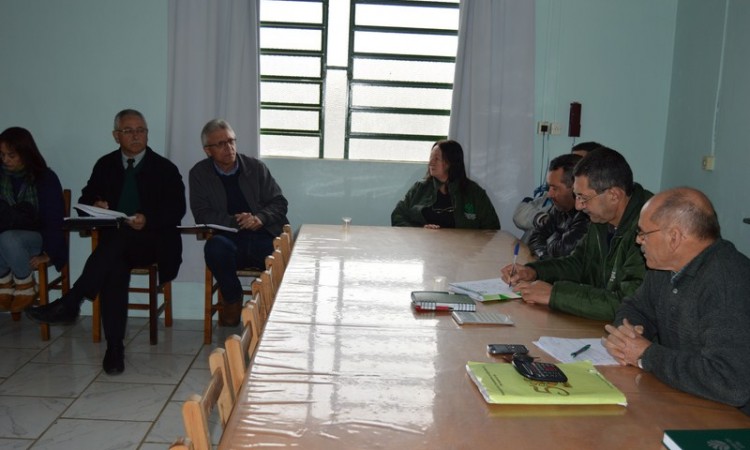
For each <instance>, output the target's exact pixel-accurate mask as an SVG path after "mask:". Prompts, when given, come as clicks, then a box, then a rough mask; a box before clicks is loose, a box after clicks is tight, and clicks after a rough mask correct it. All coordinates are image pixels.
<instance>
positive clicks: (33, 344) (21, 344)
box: [0, 313, 66, 348]
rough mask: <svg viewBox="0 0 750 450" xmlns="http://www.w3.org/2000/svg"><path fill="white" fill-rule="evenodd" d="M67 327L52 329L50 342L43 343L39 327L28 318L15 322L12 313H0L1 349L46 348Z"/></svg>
mask: <svg viewBox="0 0 750 450" xmlns="http://www.w3.org/2000/svg"><path fill="white" fill-rule="evenodd" d="M64 328H66V327H50V335H51V339H50V341H43V340H42V336H41V332H40V331H39V325H37V324H35V323H34V322H32V321H30V320H29V319H27V318H26V317H23V316H22V317H21V320H19V321H18V322H14V321H13V320H12V319H11V316H10V313H0V347H2V348H10V347H12V348H44V347H46V346H47V345H49V343H50V342H51V341H52V340H54V339H56V338H57V337H59V336H60V335H61V334H62V332H63V330H64Z"/></svg>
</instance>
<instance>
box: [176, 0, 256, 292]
mask: <svg viewBox="0 0 750 450" xmlns="http://www.w3.org/2000/svg"><path fill="white" fill-rule="evenodd" d="M168 8H169V13H168V14H169V29H168V33H169V52H168V55H169V69H168V70H169V72H168V80H167V86H168V98H167V102H168V107H167V130H168V134H167V142H166V148H167V150H166V153H167V156H168V157H169V159H171V160H172V161H173V162H174V163H175V164H177V167H178V168H179V169H180V173H182V176H183V180H184V182H185V187H186V188H188V173H189V171H190V169H191V168H192V167H193V165H194V164H195V163H196V162H198V161H199V160H201V159H202V158H205V157H206V155H205V153H204V152H203V149H202V148H201V143H200V132H201V129H202V128H203V125H205V124H206V122H208V121H209V120H211V119H214V118H223V119H226V120H227V121H228V122H229V123H230V124H231V125H232V128H234V131H235V132H236V133H237V150H238V152H241V153H245V154H248V155H251V156H256V157H257V156H258V145H259V144H258V133H259V128H260V127H259V94H258V93H259V86H260V85H259V81H258V76H259V75H258V73H259V71H258V65H259V61H258V48H259V45H258V3H257V0H211V1H206V0H169V6H168ZM189 209H190V208H189V206H188V213H187V215H186V216H185V218H184V219H183V224H192V223H194V220H193V216H192V214H191V213H190V211H189ZM188 239H190V240H192V242H188ZM184 240H185V242H184V243H185V245H184V246H183V247H184V249H183V254H182V256H183V260H184V262H183V264H182V267H181V269H180V277H179V279H180V280H184V281H200V280H202V278H201V277H202V274H203V267H204V265H203V251H202V249H203V246H202V245H195V242H194V238H193V237H192V236H188V237H185V239H184Z"/></svg>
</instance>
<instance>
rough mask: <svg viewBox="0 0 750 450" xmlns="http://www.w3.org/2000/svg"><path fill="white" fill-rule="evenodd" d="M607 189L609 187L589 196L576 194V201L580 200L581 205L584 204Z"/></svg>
mask: <svg viewBox="0 0 750 450" xmlns="http://www.w3.org/2000/svg"><path fill="white" fill-rule="evenodd" d="M608 190H609V188H607V189H605V190H603V191H601V192H600V193H598V194H596V195H592V196H591V197H584V196H582V195H581V194H576V201H577V202H580V203H581V204H582V205H585V204H586V203H588V202H590V201H591V200H593V199H595V198H596V197H599V196H600V195H602V194H604V193H605V192H607V191H608Z"/></svg>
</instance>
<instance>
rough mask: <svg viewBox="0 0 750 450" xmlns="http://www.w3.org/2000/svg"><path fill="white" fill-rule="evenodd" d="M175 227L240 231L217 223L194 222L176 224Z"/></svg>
mask: <svg viewBox="0 0 750 450" xmlns="http://www.w3.org/2000/svg"><path fill="white" fill-rule="evenodd" d="M177 228H211V229H214V230H221V231H230V232H232V233H237V232H239V231H240V230H238V229H237V228H231V227H225V226H224V225H218V224H215V223H196V224H195V225H178V226H177Z"/></svg>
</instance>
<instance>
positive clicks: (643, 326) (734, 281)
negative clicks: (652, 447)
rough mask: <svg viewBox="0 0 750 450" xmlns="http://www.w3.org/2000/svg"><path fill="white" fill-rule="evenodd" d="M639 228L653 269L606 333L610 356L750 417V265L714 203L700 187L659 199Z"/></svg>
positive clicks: (648, 205)
mask: <svg viewBox="0 0 750 450" xmlns="http://www.w3.org/2000/svg"><path fill="white" fill-rule="evenodd" d="M638 225H639V227H640V232H639V233H638V242H639V243H640V244H641V250H642V251H643V254H644V256H645V257H646V265H647V266H648V268H649V269H650V270H649V271H648V272H647V273H646V277H645V279H644V280H643V284H642V285H641V287H640V288H639V289H638V290H637V291H636V292H635V294H634V295H632V296H629V297H628V298H626V299H625V300H624V301H623V302H622V305H621V306H620V309H619V310H618V311H617V314H616V316H615V321H614V324H613V325H607V326H606V327H605V329H606V330H607V332H608V333H609V336H608V337H607V339H606V340H605V341H604V345H605V347H606V348H607V351H609V353H610V354H612V356H613V357H614V358H615V359H616V360H617V361H618V362H619V363H620V364H622V365H631V366H637V367H639V368H641V369H643V370H646V371H648V372H651V373H653V374H654V375H655V376H656V377H657V378H659V379H660V380H662V381H663V382H664V383H666V384H668V385H670V386H672V387H675V388H677V389H680V390H683V391H686V392H690V393H691V394H695V395H699V396H701V397H705V398H709V399H711V400H715V401H718V402H722V403H727V404H729V405H733V406H736V407H738V408H740V410H741V411H742V412H744V413H745V414H750V384H748V382H747V380H748V378H750V327H748V326H747V324H748V323H750V302H748V301H747V293H748V291H750V259H748V258H747V257H746V256H745V255H743V254H742V253H740V252H739V251H738V250H737V249H736V248H735V246H734V245H733V244H732V243H731V242H729V241H726V240H724V239H722V238H721V229H720V227H719V220H718V218H717V217H716V212H715V211H714V208H713V206H712V205H711V201H710V200H709V199H708V198H707V197H706V196H705V195H704V194H703V193H702V192H700V191H698V190H696V189H692V188H676V189H670V190H667V191H664V192H661V193H659V194H657V195H655V196H654V197H653V198H652V199H651V200H649V201H648V202H647V203H646V205H645V206H644V207H643V210H642V211H641V215H640V218H639V220H638Z"/></svg>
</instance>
